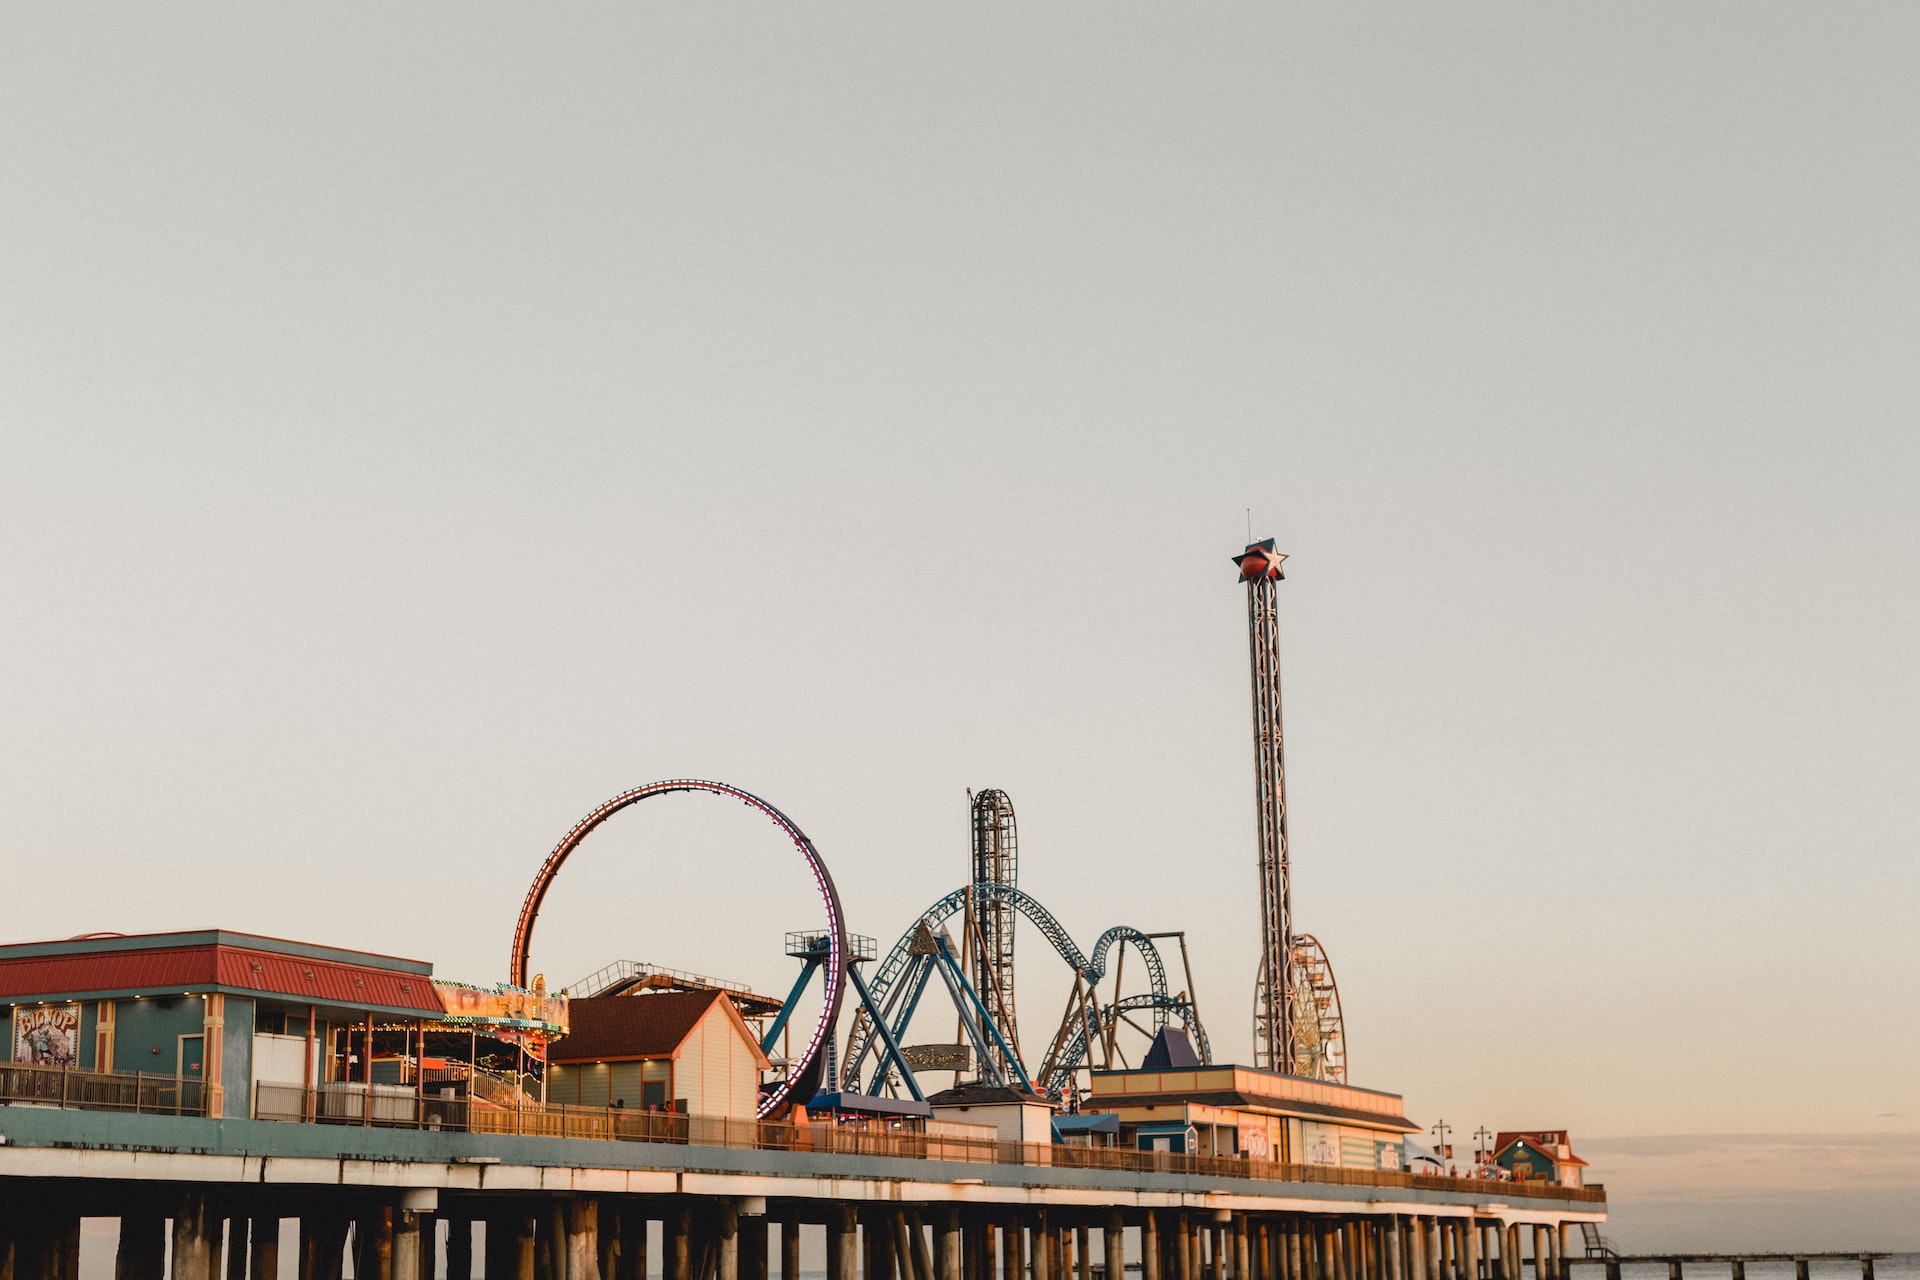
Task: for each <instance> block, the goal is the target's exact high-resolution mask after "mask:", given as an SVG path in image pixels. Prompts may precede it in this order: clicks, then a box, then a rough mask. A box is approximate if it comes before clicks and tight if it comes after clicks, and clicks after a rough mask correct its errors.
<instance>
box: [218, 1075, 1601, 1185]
mask: <svg viewBox="0 0 1920 1280" xmlns="http://www.w3.org/2000/svg"><path fill="white" fill-rule="evenodd" d="M367 1088H368V1087H367V1086H366V1085H357V1084H353V1085H327V1086H323V1087H322V1088H321V1089H313V1090H308V1089H303V1088H301V1087H300V1086H298V1085H277V1084H262V1085H258V1086H256V1090H255V1105H254V1115H255V1117H256V1118H257V1119H261V1120H313V1121H315V1122H318V1123H323V1124H359V1125H367V1126H371V1127H375V1128H406V1129H436V1130H454V1131H464V1132H468V1133H491V1134H500V1135H503V1136H511V1137H542V1138H588V1139H595V1140H601V1141H609V1142H657V1143H671V1144H676V1145H679V1146H696V1147H732V1148H736V1149H744V1150H760V1151H804V1152H813V1153H817V1154H822V1155H866V1156H892V1157H896V1158H906V1159H914V1160H951V1161H956V1162H959V1163H964V1164H1005V1165H1029V1166H1032V1165H1044V1166H1051V1167H1053V1168H1056V1169H1116V1170H1123V1171H1129V1172H1140V1173H1182V1174H1196V1175H1200V1176H1203V1177H1209V1178H1231V1179H1236V1180H1255V1181H1271V1182H1317V1183H1330V1184H1334V1185H1338V1186H1350V1187H1408V1188H1417V1189H1420V1190H1424V1191H1472V1192H1474V1193H1476V1194H1479V1195H1481V1196H1483V1197H1488V1198H1495V1199H1554V1200H1576V1201H1586V1202H1593V1203H1599V1202H1604V1201H1605V1200H1606V1191H1605V1189H1604V1188H1602V1187H1598V1186H1594V1187H1559V1186H1554V1185H1551V1184H1548V1183H1544V1182H1531V1183H1530V1182H1501V1183H1491V1182H1485V1181H1474V1180H1471V1179H1466V1178H1445V1177H1435V1176H1433V1175H1430V1174H1420V1173H1392V1172H1387V1171H1385V1170H1374V1169H1339V1168H1332V1167H1329V1166H1327V1165H1317V1164H1275V1163H1272V1162H1269V1161H1265V1160H1249V1159H1245V1158H1241V1157H1234V1156H1197V1155H1181V1154H1177V1153H1175V1152H1171V1151H1134V1150H1132V1149H1130V1148H1126V1147H1082V1146H1066V1145H1062V1144H1056V1143H1035V1142H1000V1141H989V1140H984V1139H978V1138H958V1137H948V1136H945V1135H941V1134H932V1135H930V1134H926V1133H916V1132H912V1131H907V1130H879V1129H858V1128H849V1127H842V1126H840V1125H836V1124H834V1123H832V1122H831V1121H819V1122H815V1123H813V1124H804V1125H793V1124H781V1123H772V1122H768V1121H763V1120H729V1119H724V1118H722V1117H719V1116H685V1115H677V1114H675V1113H673V1112H669V1111H639V1110H631V1109H627V1108H623V1107H576V1106H568V1105H563V1104H559V1103H546V1104H544V1105H542V1104H539V1103H533V1102H527V1103H524V1104H522V1105H520V1106H518V1107H515V1106H512V1105H506V1106H501V1105H496V1104H493V1103H489V1102H487V1101H485V1100H484V1099H477V1098H476V1099H473V1100H469V1099H467V1098H464V1097H435V1096H433V1095H431V1094H424V1095H419V1096H416V1095H414V1094H412V1093H411V1092H409V1091H399V1093H398V1094H397V1095H386V1096H382V1093H381V1091H382V1090H383V1088H386V1086H381V1085H374V1086H373V1090H374V1093H373V1094H372V1095H369V1094H368V1093H367ZM349 1099H350V1100H351V1101H350V1102H349V1101H347V1100H349ZM399 1104H406V1105H399Z"/></svg>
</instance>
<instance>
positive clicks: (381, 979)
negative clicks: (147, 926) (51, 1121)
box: [0, 934, 445, 1018]
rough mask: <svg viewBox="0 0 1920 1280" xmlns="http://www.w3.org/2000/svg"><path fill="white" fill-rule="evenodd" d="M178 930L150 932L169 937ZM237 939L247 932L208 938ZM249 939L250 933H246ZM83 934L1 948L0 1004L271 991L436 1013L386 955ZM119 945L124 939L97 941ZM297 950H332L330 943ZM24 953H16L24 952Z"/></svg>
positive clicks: (402, 1012) (428, 985)
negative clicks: (138, 943)
mask: <svg viewBox="0 0 1920 1280" xmlns="http://www.w3.org/2000/svg"><path fill="white" fill-rule="evenodd" d="M183 936H199V937H206V936H207V935H179V934H160V935H152V937H151V938H149V939H147V940H148V941H152V940H155V939H165V940H167V941H174V940H177V939H179V938H181V937H183ZM215 936H219V937H222V938H224V939H227V940H232V941H238V940H239V939H241V938H245V937H247V935H236V934H225V935H215ZM248 940H249V941H252V940H253V939H251V938H248ZM90 941H95V940H92V939H86V940H82V939H76V940H75V942H74V944H69V945H63V946H61V947H60V948H59V949H58V950H57V951H51V952H50V951H48V950H46V949H44V948H43V947H39V946H30V947H0V1002H8V1003H15V1004H19V1003H28V1002H34V1001H41V1002H46V1001H55V1000H83V999H84V1000H100V999H114V998H118V997H123V996H152V995H200V994H203V993H211V992H218V993H221V994H226V995H242V996H271V997H279V998H281V999H284V1000H288V1001H291V1002H293V1003H296V1004H315V1005H327V1006H332V1007H335V1008H348V1009H352V1010H354V1011H356V1012H367V1013H385V1014H393V1015H399V1016H403V1017H431V1018H438V1017H439V1016H440V1015H441V1014H442V1013H444V1012H445V1010H444V1008H443V1007H442V1006H441V1003H440V997H439V995H438V994H437V993H436V992H435V991H434V989H433V983H432V981H431V980H429V979H428V978H427V977H425V976H424V975H422V974H420V973H418V972H416V971H415V969H414V968H413V966H412V965H411V964H409V967H408V968H406V969H392V968H386V967H382V966H381V965H380V964H378V963H368V962H373V961H379V960H384V959H385V957H377V956H366V957H365V961H367V962H360V963H349V962H344V961H340V960H332V959H319V958H315V957H313V956H310V955H302V954H290V953H288V952H287V951H284V950H264V949H260V948H256V947H239V946H232V945H227V944H226V942H224V941H201V942H197V943H193V944H189V945H173V946H166V945H161V946H147V947H143V948H127V947H124V946H115V947H109V948H105V949H102V950H97V951H87V950H84V949H76V947H80V946H84V944H85V943H86V942H90ZM97 941H101V942H115V943H124V942H127V941H131V939H119V938H115V939H99V940H97ZM304 950H306V951H309V952H313V953H320V954H328V953H330V954H333V955H350V954H355V953H350V952H336V951H332V949H330V948H321V947H314V948H305V949H304ZM23 953H24V954H23Z"/></svg>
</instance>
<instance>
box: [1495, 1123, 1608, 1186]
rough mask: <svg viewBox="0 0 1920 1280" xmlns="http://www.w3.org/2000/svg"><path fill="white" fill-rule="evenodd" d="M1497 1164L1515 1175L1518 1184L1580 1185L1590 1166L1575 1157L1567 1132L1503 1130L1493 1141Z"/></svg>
mask: <svg viewBox="0 0 1920 1280" xmlns="http://www.w3.org/2000/svg"><path fill="white" fill-rule="evenodd" d="M1493 1160H1494V1163H1495V1164H1497V1165H1499V1166H1500V1167H1501V1168H1502V1169H1505V1170H1506V1171H1507V1172H1508V1173H1510V1174H1512V1175H1513V1180H1514V1181H1515V1182H1541V1181H1545V1182H1552V1183H1556V1184H1558V1185H1559V1186H1563V1187H1577V1186H1579V1185H1580V1179H1581V1176H1582V1175H1581V1170H1583V1169H1585V1168H1586V1167H1587V1162H1586V1161H1585V1160H1582V1159H1581V1158H1580V1157H1579V1156H1577V1155H1575V1154H1573V1146H1572V1144H1571V1143H1570V1142H1569V1141H1568V1140H1567V1131H1566V1130H1565V1129H1515V1130H1503V1131H1502V1132H1500V1133H1497V1134H1495V1135H1494V1138H1493Z"/></svg>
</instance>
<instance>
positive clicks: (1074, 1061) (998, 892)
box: [840, 883, 1213, 1094]
mask: <svg viewBox="0 0 1920 1280" xmlns="http://www.w3.org/2000/svg"><path fill="white" fill-rule="evenodd" d="M972 889H973V891H974V893H975V894H976V897H975V906H976V907H978V906H981V905H983V904H985V903H987V902H990V901H1004V902H1010V903H1011V904H1012V905H1013V908H1014V909H1015V910H1016V911H1018V912H1019V913H1020V914H1021V915H1023V916H1025V917H1026V918H1027V919H1028V920H1029V921H1030V922H1031V923H1032V924H1033V926H1034V927H1035V928H1037V929H1038V930H1040V932H1041V934H1042V935H1043V936H1045V938H1046V940H1047V942H1048V943H1049V944H1051V945H1052V947H1053V949H1054V951H1055V952H1056V953H1057V954H1058V955H1059V956H1060V958H1061V959H1062V960H1064V961H1066V962H1067V966H1068V968H1070V969H1072V970H1073V972H1075V973H1077V974H1079V975H1080V977H1081V979H1082V980H1083V981H1085V982H1086V984H1087V987H1088V989H1089V990H1093V989H1096V988H1097V987H1098V986H1099V983H1100V981H1101V979H1102V978H1104V977H1106V975H1107V960H1108V957H1109V956H1110V955H1112V953H1113V948H1114V947H1116V946H1119V945H1123V944H1127V943H1131V944H1132V945H1133V947H1134V948H1135V949H1136V950H1137V951H1138V952H1139V954H1140V957H1141V959H1142V960H1143V961H1144V962H1145V964H1146V967H1147V985H1148V990H1147V991H1146V992H1143V993H1141V994H1139V995H1133V996H1127V997H1125V998H1124V999H1122V1000H1121V1001H1119V1003H1118V1004H1115V1005H1107V1006H1103V1007H1102V1010H1101V1013H1102V1017H1103V1018H1104V1019H1109V1020H1110V1019H1112V1018H1114V1017H1117V1016H1119V1015H1120V1014H1121V1013H1125V1012H1139V1011H1147V1012H1150V1013H1151V1014H1152V1016H1153V1028H1154V1030H1156V1031H1158V1030H1160V1029H1161V1028H1163V1027H1165V1026H1166V1025H1167V1024H1168V1022H1169V1020H1170V1019H1171V1017H1172V1015H1174V1014H1178V1015H1179V1016H1180V1020H1181V1022H1182V1024H1183V1025H1184V1026H1185V1028H1186V1031H1187V1036H1188V1038H1189V1039H1190V1040H1192V1042H1193V1047H1194V1049H1195V1051H1196V1052H1197V1053H1199V1055H1200V1058H1201V1061H1203V1062H1211V1061H1213V1052H1212V1049H1211V1047H1210V1046H1209V1045H1208V1044H1207V1036H1206V1031H1205V1030H1204V1029H1203V1028H1202V1027H1201V1026H1200V1021H1199V1019H1198V1018H1196V1017H1194V1015H1193V1009H1192V1007H1191V1005H1190V1004H1188V1003H1186V1002H1182V1001H1176V1000H1175V999H1174V997H1173V995H1172V994H1171V993H1170V992H1169V991H1168V990H1167V969H1166V964H1165V962H1164V961H1162V959H1161V957H1160V949H1159V948H1158V947H1156V946H1154V944H1153V939H1152V938H1150V937H1148V936H1147V935H1146V934H1144V933H1142V932H1141V931H1140V930H1138V929H1135V928H1133V927H1131V926H1129V925H1115V926H1114V927H1113V928H1111V929H1108V930H1107V931H1106V932H1105V933H1102V934H1101V935H1100V936H1099V938H1097V939H1095V941H1094V944H1093V954H1092V956H1091V957H1089V956H1088V955H1087V954H1086V953H1085V952H1084V951H1082V950H1081V949H1080V947H1079V945H1078V944H1077V943H1075V942H1074V940H1073V937H1072V936H1071V935H1070V934H1068V932H1067V931H1066V928H1065V926H1063V925H1062V924H1061V923H1060V921H1059V920H1057V919H1055V918H1054V914H1053V913H1052V912H1051V911H1049V910H1047V909H1046V907H1045V906H1043V905H1042V904H1041V903H1040V900H1039V899H1037V898H1035V897H1033V896H1032V895H1031V894H1029V893H1027V892H1025V891H1024V890H1022V889H1019V888H1016V887H1014V886H1013V885H1005V884H993V883H981V884H976V885H973V886H972ZM967 892H968V890H967V889H965V888H960V889H955V890H954V891H953V892H952V893H949V894H947V895H946V896H945V897H944V898H941V899H940V900H939V901H937V902H935V903H934V904H933V905H932V906H930V907H928V908H927V909H926V910H925V911H923V912H921V913H920V915H919V916H917V917H916V918H915V919H914V922H913V923H912V924H911V925H909V926H908V927H907V930H906V932H905V933H903V934H901V935H900V940H899V941H898V942H896V943H894V944H893V949H892V950H891V951H889V952H888V953H887V955H886V958H885V959H884V960H882V961H881V962H880V964H879V966H878V968H876V969H875V970H874V971H873V973H872V975H871V976H870V977H869V978H868V980H867V985H868V989H869V990H870V991H871V992H872V996H873V1004H874V1007H875V1008H878V1009H884V1010H885V1011H886V1016H887V1018H888V1028H887V1029H888V1030H889V1031H890V1032H891V1033H892V1035H893V1038H894V1039H896V1040H897V1039H899V1037H900V1036H902V1035H904V1034H905V1032H906V1026H907V1023H908V1021H909V1020H911V1019H912V1017H913V1013H914V1010H915V1009H916V1008H917V1007H918V1006H919V1003H920V995H921V993H922V991H924V989H925V986H926V982H927V976H928V975H927V972H926V969H927V966H925V965H921V964H916V963H915V961H916V960H919V959H921V958H922V957H919V956H916V955H914V954H913V951H912V948H913V940H914V938H915V937H916V936H918V934H919V932H920V927H921V926H922V925H925V926H926V927H927V929H929V930H932V931H938V930H939V928H940V926H941V925H943V924H945V923H946V921H948V920H950V919H952V918H953V917H954V916H955V915H958V914H960V913H961V912H962V911H964V910H965V909H966V905H967ZM903 979H904V981H905V985H904V986H900V984H901V983H902V981H903ZM896 986H900V990H899V993H898V995H896V994H895V988H896ZM902 997H904V998H902ZM876 1030H877V1028H876V1027H875V1026H874V1025H873V1019H872V1018H868V1017H863V1018H862V1019H861V1020H860V1021H859V1022H858V1023H856V1024H855V1027H854V1034H853V1037H852V1040H851V1042H850V1043H849V1044H848V1046H847V1057H846V1063H845V1065H844V1066H843V1067H842V1069H841V1074H840V1082H841V1088H843V1089H845V1090H848V1091H851V1092H860V1091H861V1088H860V1076H861V1073H862V1071H863V1070H864V1068H865V1066H866V1062H867V1059H868V1057H869V1056H870V1055H871V1054H872V1053H873V1052H874V1050H875V1040H876V1035H875V1032H876ZM969 1030H970V1031H971V1028H969ZM1003 1030H1004V1029H1003ZM1086 1055H1087V1043H1086V1033H1085V1030H1084V1027H1083V1029H1082V1030H1081V1031H1079V1032H1077V1033H1076V1034H1075V1035H1074V1037H1073V1039H1072V1040H1071V1041H1070V1042H1069V1044H1068V1046H1067V1049H1066V1050H1065V1052H1064V1053H1063V1055H1062V1057H1061V1061H1060V1063H1059V1064H1058V1066H1057V1068H1056V1071H1055V1073H1054V1078H1051V1079H1048V1080H1043V1081H1039V1082H1038V1083H1039V1085H1040V1087H1041V1088H1042V1089H1043V1090H1048V1091H1052V1090H1056V1089H1058V1087H1059V1085H1060V1083H1061V1082H1062V1080H1064V1079H1065V1077H1066V1076H1067V1074H1068V1073H1070V1072H1071V1071H1072V1070H1073V1069H1074V1068H1075V1067H1077V1066H1079V1065H1081V1063H1083V1062H1084V1061H1085V1060H1086ZM883 1057H884V1055H883ZM884 1068H885V1063H884V1061H882V1062H881V1063H879V1064H877V1065H876V1066H875V1068H874V1073H873V1079H872V1081H871V1082H869V1085H868V1087H867V1089H866V1090H865V1092H867V1093H869V1094H872V1093H875V1092H877V1091H878V1090H879V1088H880V1087H881V1082H882V1080H883V1079H884V1077H885V1069H884Z"/></svg>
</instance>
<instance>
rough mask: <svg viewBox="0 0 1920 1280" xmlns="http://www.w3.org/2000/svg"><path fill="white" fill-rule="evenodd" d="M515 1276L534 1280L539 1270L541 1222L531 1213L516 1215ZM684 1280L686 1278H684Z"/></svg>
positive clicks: (517, 1278) (518, 1279) (514, 1238)
mask: <svg viewBox="0 0 1920 1280" xmlns="http://www.w3.org/2000/svg"><path fill="white" fill-rule="evenodd" d="M513 1229H514V1237H513V1244H514V1248H513V1275H514V1280H533V1278H534V1273H535V1271H536V1270H538V1268H539V1265H540V1263H539V1246H540V1233H539V1220H538V1219H537V1218H535V1217H534V1215H533V1214H531V1213H518V1214H515V1215H514V1222H513ZM682 1280H684V1277H682Z"/></svg>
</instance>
